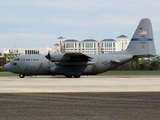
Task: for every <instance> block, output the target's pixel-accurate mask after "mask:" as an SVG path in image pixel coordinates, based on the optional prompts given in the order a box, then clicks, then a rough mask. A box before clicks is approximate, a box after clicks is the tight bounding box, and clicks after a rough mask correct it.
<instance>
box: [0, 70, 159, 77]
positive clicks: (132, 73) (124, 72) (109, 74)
mask: <svg viewBox="0 0 160 120" xmlns="http://www.w3.org/2000/svg"><path fill="white" fill-rule="evenodd" d="M114 75H118V76H125V75H126V76H127V75H160V71H108V72H105V73H102V74H99V75H98V76H114ZM5 76H6V77H7V76H18V74H14V73H10V72H0V77H5Z"/></svg>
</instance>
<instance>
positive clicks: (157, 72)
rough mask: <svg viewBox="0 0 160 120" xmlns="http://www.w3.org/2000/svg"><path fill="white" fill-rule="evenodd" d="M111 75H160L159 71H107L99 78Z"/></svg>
mask: <svg viewBox="0 0 160 120" xmlns="http://www.w3.org/2000/svg"><path fill="white" fill-rule="evenodd" d="M112 75H160V71H108V72H105V73H102V74H99V76H112Z"/></svg>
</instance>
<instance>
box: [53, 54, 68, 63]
mask: <svg viewBox="0 0 160 120" xmlns="http://www.w3.org/2000/svg"><path fill="white" fill-rule="evenodd" d="M62 60H70V57H69V56H65V55H64V53H59V54H51V55H50V61H52V62H59V61H62Z"/></svg>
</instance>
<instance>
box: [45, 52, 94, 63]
mask: <svg viewBox="0 0 160 120" xmlns="http://www.w3.org/2000/svg"><path fill="white" fill-rule="evenodd" d="M46 58H47V59H48V60H50V61H52V62H65V61H67V62H69V61H77V62H84V61H91V59H92V58H91V57H90V56H88V55H85V54H83V53H77V52H68V53H59V54H51V55H50V54H48V55H46Z"/></svg>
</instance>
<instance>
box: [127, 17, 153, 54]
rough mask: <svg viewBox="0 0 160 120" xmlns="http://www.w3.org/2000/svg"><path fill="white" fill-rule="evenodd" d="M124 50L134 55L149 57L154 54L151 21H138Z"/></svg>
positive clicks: (146, 19) (145, 19)
mask: <svg viewBox="0 0 160 120" xmlns="http://www.w3.org/2000/svg"><path fill="white" fill-rule="evenodd" d="M126 51H127V52H128V53H130V54H133V55H134V56H139V57H150V56H154V55H156V50H155V45H154V38H153V32H152V25H151V21H150V19H148V18H144V19H142V20H141V21H140V23H139V25H138V27H137V29H136V31H135V33H134V35H133V37H132V39H131V41H130V43H129V45H128V48H127V49H126Z"/></svg>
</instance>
